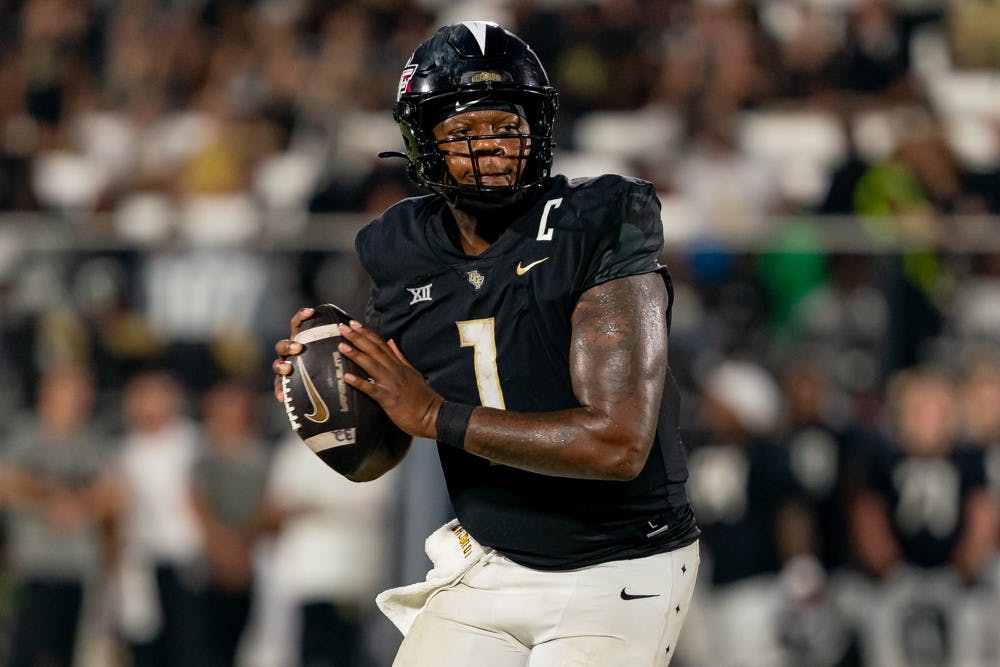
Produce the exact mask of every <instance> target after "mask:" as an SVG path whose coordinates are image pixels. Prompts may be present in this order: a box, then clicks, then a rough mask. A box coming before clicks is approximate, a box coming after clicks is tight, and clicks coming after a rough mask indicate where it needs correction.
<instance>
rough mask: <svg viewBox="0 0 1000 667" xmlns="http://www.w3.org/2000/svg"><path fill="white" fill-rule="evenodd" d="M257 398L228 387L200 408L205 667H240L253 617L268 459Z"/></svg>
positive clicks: (197, 477) (196, 491)
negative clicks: (205, 575)
mask: <svg viewBox="0 0 1000 667" xmlns="http://www.w3.org/2000/svg"><path fill="white" fill-rule="evenodd" d="M256 403H257V396H256V394H255V393H254V392H253V391H252V390H251V389H250V388H249V387H248V386H247V385H244V384H240V383H237V382H233V381H228V380H227V381H223V382H220V383H218V384H216V385H214V386H213V387H211V388H210V389H209V390H208V392H206V394H205V396H204V399H203V402H202V433H201V435H202V439H203V447H204V451H203V452H202V454H201V456H200V458H198V460H197V461H196V462H195V464H194V469H193V472H192V477H193V480H192V500H193V502H194V507H195V512H196V514H197V517H198V523H199V526H200V528H201V537H202V540H203V541H204V544H205V553H206V556H207V561H208V583H207V586H206V591H205V604H206V609H207V611H208V613H207V614H206V618H205V623H204V633H205V634H204V644H203V645H202V654H203V658H204V664H206V665H208V666H209V667H216V666H218V667H225V666H228V665H232V664H234V660H235V658H236V652H237V648H238V645H239V642H240V639H241V637H242V635H243V631H244V628H245V626H246V624H247V620H248V618H249V613H250V602H251V598H252V593H253V563H252V557H253V546H254V542H255V540H256V537H257V535H258V531H259V528H260V519H261V511H262V507H263V502H264V493H265V488H266V483H267V474H268V457H267V451H266V450H265V448H264V444H263V442H262V441H261V440H260V437H259V435H258V432H257V430H256V427H257V423H256V417H257V405H256Z"/></svg>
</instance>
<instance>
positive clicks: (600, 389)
mask: <svg viewBox="0 0 1000 667" xmlns="http://www.w3.org/2000/svg"><path fill="white" fill-rule="evenodd" d="M528 131H529V129H528V124H527V122H526V121H525V120H524V119H522V118H520V117H519V116H517V115H516V114H512V113H509V112H506V111H499V110H489V109H487V110H477V111H469V112H466V113H463V114H458V115H456V116H452V117H451V118H447V119H445V120H444V121H442V122H441V123H439V124H438V125H437V126H436V127H435V128H434V135H435V137H436V138H437V139H439V140H443V139H449V138H453V139H456V141H455V143H454V144H451V143H445V144H443V145H442V146H441V150H442V153H444V155H445V164H446V165H447V168H448V171H449V173H450V174H451V177H452V178H453V179H454V180H455V181H456V182H458V183H464V184H475V182H476V177H475V172H474V170H473V168H472V161H471V159H470V156H469V143H470V142H467V141H466V140H465V137H470V136H481V135H491V134H511V135H515V137H516V135H526V134H527V133H528ZM520 142H521V139H520V138H511V139H505V138H493V139H473V140H472V141H471V149H472V155H473V156H474V157H475V159H476V160H477V161H478V162H477V164H478V169H479V171H480V176H481V178H482V179H483V184H484V185H491V186H494V185H495V186H502V185H511V184H513V183H514V182H515V179H516V173H517V169H518V160H517V155H518V153H519V151H520ZM520 166H521V168H523V166H524V165H523V162H522V164H521V165H520ZM452 213H453V214H454V218H455V221H456V224H457V226H458V232H459V240H460V242H461V244H462V249H463V250H464V251H465V252H466V253H467V254H470V255H479V254H481V253H482V252H483V251H484V250H485V249H486V248H488V247H489V246H490V245H491V244H492V243H493V241H495V240H496V238H497V236H498V235H499V233H501V232H502V229H496V228H495V227H494V226H493V225H490V224H484V223H483V222H482V221H480V220H477V219H476V218H475V217H474V216H471V215H469V214H468V213H466V212H464V211H461V210H459V209H455V208H452ZM668 305H669V297H668V295H667V290H666V286H665V284H664V282H663V279H662V278H661V277H660V276H659V275H658V274H654V273H650V274H644V275H638V276H629V277H625V278H618V279H615V280H611V281H608V282H606V283H603V284H601V285H597V286H596V287H593V288H591V289H589V290H587V291H586V292H584V294H583V295H582V296H581V297H580V300H579V301H578V302H577V304H576V307H575V308H574V311H573V316H572V336H571V342H570V377H571V381H572V384H573V391H574V393H575V394H576V397H577V399H578V401H579V403H580V407H578V408H573V409H570V410H560V411H556V412H541V413H529V412H513V411H507V410H497V409H494V408H486V407H481V406H480V407H477V408H476V409H475V410H474V411H473V413H472V418H471V419H470V421H469V426H468V429H467V431H466V437H465V449H466V451H468V452H470V453H473V454H476V455H479V456H482V457H484V458H487V459H489V460H490V461H494V462H496V463H501V464H504V465H508V466H513V467H516V468H521V469H523V470H530V471H533V472H537V473H542V474H547V475H553V476H563V477H576V478H590V479H604V480H629V479H633V478H634V477H635V476H636V475H638V474H639V472H640V471H641V470H642V468H643V466H644V465H645V462H646V458H647V456H648V455H649V451H650V448H651V447H652V442H653V436H654V434H655V432H656V420H657V410H658V408H659V404H660V399H661V396H662V393H663V383H664V379H665V376H666V367H667V308H668ZM312 314H313V313H312V309H309V308H304V309H302V310H300V311H299V312H297V313H296V314H295V315H294V316H293V317H292V320H291V336H290V337H289V338H287V339H283V340H280V341H278V342H277V344H276V345H275V351H276V352H277V354H278V359H275V360H274V362H273V364H272V368H273V369H274V372H275V374H276V377H275V397H276V398H277V399H278V401H281V400H282V393H281V388H280V376H282V375H290V374H291V373H292V371H293V369H292V364H291V363H290V362H289V361H287V358H288V357H289V356H294V355H296V354H299V353H300V352H301V351H302V347H301V345H299V344H298V343H295V342H293V341H292V340H291V338H294V337H295V334H296V333H297V332H298V330H299V327H300V325H301V324H302V322H303V321H304V320H306V319H308V318H309V317H312ZM341 333H342V334H343V336H344V339H345V341H346V342H344V343H341V345H340V351H341V352H342V353H343V354H345V355H347V356H348V357H349V358H350V359H352V360H354V361H355V362H357V363H358V364H359V365H360V366H361V367H362V368H363V369H364V370H365V372H366V373H367V374H368V377H367V378H359V377H356V376H354V375H351V374H348V375H346V376H345V379H346V381H347V382H348V383H349V384H350V385H351V386H353V387H355V388H356V389H358V390H359V391H361V392H363V393H365V394H367V395H369V396H371V397H372V398H373V399H374V400H375V401H377V402H378V403H379V405H381V406H382V408H383V409H384V410H385V412H386V414H387V415H388V416H389V418H390V419H391V420H392V421H393V422H394V423H395V424H396V426H397V427H398V428H399V430H400V431H402V433H399V432H394V433H393V436H392V437H390V438H387V441H386V442H385V443H383V446H382V447H380V448H379V449H378V450H377V453H376V454H374V455H372V456H371V457H370V458H369V460H368V461H366V463H365V464H364V465H363V466H362V468H361V469H360V470H358V471H356V472H355V473H354V474H352V475H350V476H349V478H350V479H353V480H355V481H364V480H368V479H374V478H376V477H378V476H379V475H382V474H383V473H385V472H386V471H388V470H389V469H391V468H392V467H393V466H395V465H396V464H397V463H398V462H399V461H400V460H401V459H402V458H403V456H405V454H406V452H407V450H408V448H409V441H408V438H406V437H405V436H404V435H403V434H404V433H405V434H408V435H410V436H419V437H425V438H430V439H435V438H436V436H437V431H436V429H435V421H436V420H437V415H438V410H439V409H440V407H441V403H442V402H443V399H442V397H441V395H440V394H438V393H437V392H435V391H434V390H433V389H432V388H431V387H430V386H429V385H428V384H427V383H426V381H425V380H424V378H423V376H422V375H421V374H420V372H419V371H417V370H416V369H414V368H413V367H412V366H411V365H410V364H409V362H408V361H407V360H406V358H405V357H404V356H403V354H402V352H400V350H399V349H398V348H397V347H396V345H395V343H394V342H393V341H388V342H386V341H383V340H382V339H381V338H379V336H378V335H377V334H376V333H375V332H374V331H371V330H370V329H368V328H366V327H364V326H362V325H361V324H360V323H358V322H352V324H351V326H344V325H342V326H341Z"/></svg>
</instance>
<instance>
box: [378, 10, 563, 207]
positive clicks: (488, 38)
mask: <svg viewBox="0 0 1000 667" xmlns="http://www.w3.org/2000/svg"><path fill="white" fill-rule="evenodd" d="M470 25H472V24H456V25H454V26H447V27H445V28H442V29H441V30H440V31H438V34H437V35H435V37H433V38H432V39H430V40H428V41H427V42H425V43H424V44H423V45H421V46H420V47H418V49H417V50H416V51H414V54H413V57H412V58H411V59H410V62H409V63H407V66H406V67H405V68H404V70H403V77H402V78H401V80H400V90H399V96H398V98H397V101H396V105H395V106H394V108H393V117H394V118H395V119H396V121H397V122H398V123H399V124H400V129H401V131H402V134H403V138H404V141H405V142H406V149H407V151H406V158H407V160H408V161H409V173H410V177H411V178H412V179H413V180H414V181H416V182H417V184H419V185H420V186H422V187H424V188H427V189H429V190H432V191H434V192H437V193H439V194H441V195H442V196H443V197H445V198H446V199H447V200H448V201H449V202H451V203H452V204H453V205H455V206H456V207H457V208H460V209H462V210H465V211H468V212H470V213H473V214H479V215H482V214H489V213H494V212H499V211H501V210H505V209H508V208H509V207H511V206H514V205H517V204H519V203H521V202H524V201H531V200H533V199H534V197H533V196H532V195H533V194H534V193H536V192H539V191H540V190H541V188H542V186H543V185H544V184H545V182H546V181H547V180H548V178H549V174H550V170H551V166H552V149H553V146H554V142H553V139H552V130H553V124H554V120H555V112H556V109H557V108H558V101H557V100H558V97H557V94H556V91H555V90H554V89H553V88H552V87H551V86H549V85H548V79H547V78H546V76H545V71H544V69H543V68H542V66H541V63H540V62H539V61H538V59H537V56H535V54H534V52H532V51H531V49H530V48H529V47H528V46H527V44H524V42H523V41H521V40H520V39H519V38H518V37H516V36H515V35H513V34H511V33H508V32H507V31H505V30H503V29H502V28H500V27H499V26H496V25H495V24H481V25H480V26H479V27H480V28H481V29H482V30H484V31H486V32H484V33H482V34H481V36H483V42H482V43H481V44H477V43H476V42H475V41H473V40H472V39H471V36H472V32H471V31H470V30H467V29H466V28H467V27H468V26H470ZM481 26H486V27H481ZM501 33H502V34H501ZM478 109H501V110H510V111H512V112H514V113H516V114H517V115H518V116H521V117H522V118H524V119H525V120H526V121H527V123H528V128H529V133H528V134H519V135H511V134H504V135H484V136H468V137H462V138H461V139H460V140H458V141H455V140H454V139H447V140H444V141H439V140H438V139H436V138H435V136H434V132H433V130H434V127H435V126H436V125H437V124H438V123H439V122H441V121H442V120H443V119H445V118H448V117H451V116H454V115H456V114H459V113H464V112H465V111H472V110H478ZM495 138H499V139H501V140H510V141H517V142H518V146H517V150H516V151H513V152H511V151H508V154H509V155H511V159H515V160H517V165H516V172H515V173H516V178H515V180H514V182H513V183H512V184H511V185H505V186H491V185H486V184H484V183H483V182H482V178H481V169H480V165H479V159H478V158H477V157H476V154H475V153H474V151H473V144H474V143H475V142H477V141H481V140H493V139H495ZM462 142H464V143H465V146H464V147H462V148H458V147H455V148H452V149H451V150H452V152H463V151H464V152H465V153H466V154H468V155H469V156H470V159H471V160H472V168H473V171H474V172H475V176H476V178H475V184H471V183H457V182H455V180H454V179H453V178H452V176H451V174H450V173H449V171H448V168H447V165H446V163H445V155H444V153H443V152H442V146H444V147H445V149H446V150H447V148H448V145H452V146H454V145H456V144H459V143H462Z"/></svg>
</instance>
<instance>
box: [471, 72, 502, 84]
mask: <svg viewBox="0 0 1000 667" xmlns="http://www.w3.org/2000/svg"><path fill="white" fill-rule="evenodd" d="M485 81H493V82H496V83H499V82H501V81H503V75H502V74H500V73H499V72H476V73H475V74H473V75H472V78H471V79H469V82H470V83H483V82H485Z"/></svg>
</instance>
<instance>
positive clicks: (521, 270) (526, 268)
mask: <svg viewBox="0 0 1000 667" xmlns="http://www.w3.org/2000/svg"><path fill="white" fill-rule="evenodd" d="M547 259H548V257H542V258H541V259H539V260H535V261H534V262H532V263H531V264H528V265H527V266H521V262H518V263H517V269H516V270H517V275H519V276H523V275H524V274H525V273H527V272H528V271H531V269H533V268H534V267H536V266H538V265H539V264H541V263H542V262H544V261H545V260H547Z"/></svg>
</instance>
